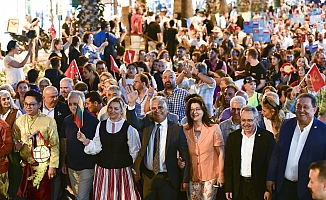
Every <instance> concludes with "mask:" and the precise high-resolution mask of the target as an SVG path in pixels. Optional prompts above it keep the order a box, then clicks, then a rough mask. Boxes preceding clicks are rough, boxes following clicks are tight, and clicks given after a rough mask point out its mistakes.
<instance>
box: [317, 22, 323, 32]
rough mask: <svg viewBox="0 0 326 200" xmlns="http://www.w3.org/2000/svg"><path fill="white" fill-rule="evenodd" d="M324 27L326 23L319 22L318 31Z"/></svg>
mask: <svg viewBox="0 0 326 200" xmlns="http://www.w3.org/2000/svg"><path fill="white" fill-rule="evenodd" d="M323 29H324V23H318V24H317V31H318V32H322V31H323Z"/></svg>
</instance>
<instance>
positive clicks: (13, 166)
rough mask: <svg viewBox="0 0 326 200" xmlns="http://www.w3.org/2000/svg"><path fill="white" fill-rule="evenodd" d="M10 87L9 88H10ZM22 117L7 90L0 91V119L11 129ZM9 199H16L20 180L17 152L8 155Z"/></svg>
mask: <svg viewBox="0 0 326 200" xmlns="http://www.w3.org/2000/svg"><path fill="white" fill-rule="evenodd" d="M10 87H11V86H10ZM21 115H22V112H21V111H20V110H19V109H18V107H17V106H16V105H15V103H14V100H13V98H12V97H11V95H10V93H9V92H8V91H7V90H1V91H0V118H1V119H2V120H5V121H6V122H7V124H8V125H9V126H10V127H11V128H12V126H13V124H14V122H15V120H16V119H17V118H18V117H19V116H21ZM8 157H9V171H8V175H9V182H10V185H9V188H10V189H9V197H11V198H14V199H17V198H18V197H17V191H18V187H19V184H20V180H21V178H22V167H21V166H20V160H21V157H20V155H19V152H15V151H14V150H13V151H12V152H11V153H10V154H9V156H8Z"/></svg>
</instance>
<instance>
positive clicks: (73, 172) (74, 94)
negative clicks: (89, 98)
mask: <svg viewBox="0 0 326 200" xmlns="http://www.w3.org/2000/svg"><path fill="white" fill-rule="evenodd" d="M79 99H81V100H82V103H83V104H85V95H84V93H82V92H80V91H76V90H73V91H71V92H70V93H69V95H68V97H67V100H68V106H69V109H70V111H71V113H72V114H71V115H69V116H67V117H66V118H65V120H64V122H63V125H62V129H61V136H62V138H61V148H62V149H61V152H62V155H61V162H62V173H64V174H67V173H68V175H69V179H70V182H71V188H72V191H73V193H74V195H75V197H76V199H89V195H90V193H91V190H92V184H93V177H94V168H95V161H96V156H94V155H88V154H86V153H85V152H84V148H85V146H87V145H88V144H89V140H87V142H85V143H83V145H81V142H80V141H79V140H78V139H77V137H76V135H77V133H78V132H81V133H83V134H84V135H85V136H86V137H87V138H94V136H95V131H96V127H97V124H98V122H99V121H98V120H97V119H96V117H95V116H93V115H92V114H91V113H89V112H88V111H86V110H84V111H83V118H82V121H83V122H84V123H83V126H82V128H80V129H79V128H78V127H77V125H76V124H75V122H74V115H76V111H77V107H78V102H79ZM65 158H66V159H65Z"/></svg>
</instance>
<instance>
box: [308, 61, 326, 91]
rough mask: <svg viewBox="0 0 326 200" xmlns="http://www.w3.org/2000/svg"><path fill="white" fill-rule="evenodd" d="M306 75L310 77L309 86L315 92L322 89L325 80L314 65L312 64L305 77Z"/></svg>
mask: <svg viewBox="0 0 326 200" xmlns="http://www.w3.org/2000/svg"><path fill="white" fill-rule="evenodd" d="M308 74H309V75H310V81H311V85H312V87H313V88H314V90H315V92H318V91H319V90H320V89H321V88H322V87H324V86H325V80H324V78H323V76H322V75H321V74H320V72H319V69H318V67H317V65H316V63H314V64H313V65H312V66H311V67H310V69H309V71H308V73H307V75H308ZM307 75H306V76H307Z"/></svg>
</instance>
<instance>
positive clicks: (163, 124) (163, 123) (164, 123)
mask: <svg viewBox="0 0 326 200" xmlns="http://www.w3.org/2000/svg"><path fill="white" fill-rule="evenodd" d="M157 124H158V123H157V122H155V126H157ZM160 124H161V126H167V125H168V118H167V117H166V118H165V120H164V121H163V122H161V123H160Z"/></svg>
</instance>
